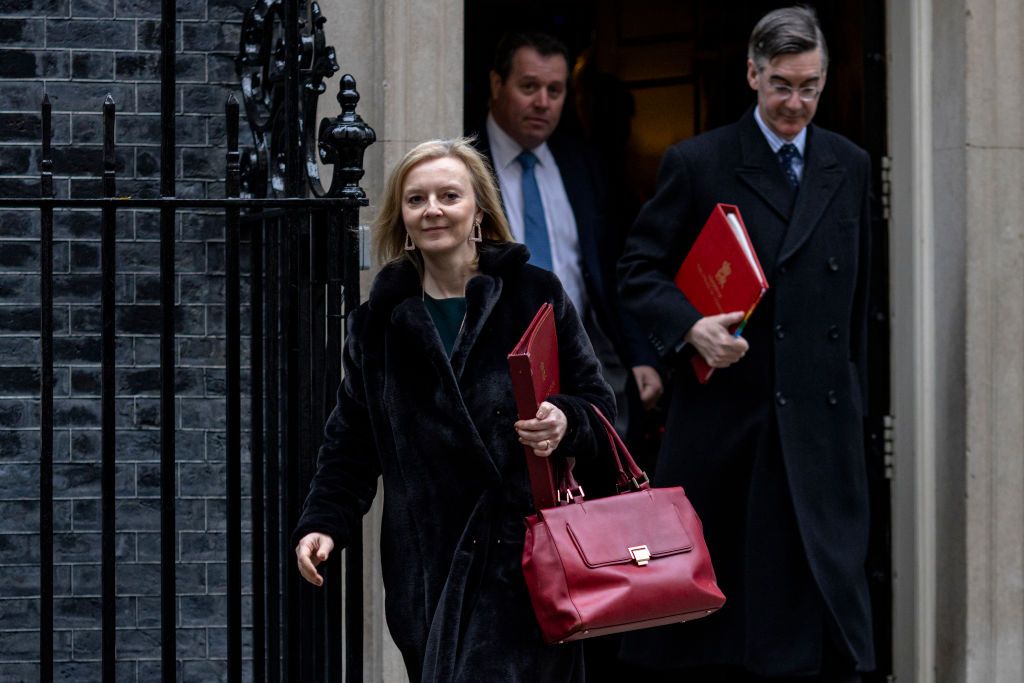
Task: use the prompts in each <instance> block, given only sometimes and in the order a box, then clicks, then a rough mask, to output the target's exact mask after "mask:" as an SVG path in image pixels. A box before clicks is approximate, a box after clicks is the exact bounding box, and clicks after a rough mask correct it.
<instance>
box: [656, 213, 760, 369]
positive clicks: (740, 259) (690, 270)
mask: <svg viewBox="0 0 1024 683" xmlns="http://www.w3.org/2000/svg"><path fill="white" fill-rule="evenodd" d="M675 282H676V286H677V287H679V289H680V290H681V291H682V292H683V294H685V295H686V298H687V299H688V300H689V302H690V303H691V304H693V306H694V308H696V309H697V311H698V312H699V313H700V314H701V315H702V316H709V315H718V314H719V313H730V312H732V311H745V312H746V315H745V316H744V317H743V321H742V322H741V323H739V324H738V325H735V326H734V327H733V328H732V330H731V331H732V332H733V333H734V334H736V335H737V336H738V335H739V333H740V332H741V331H742V330H743V326H744V325H745V324H746V322H747V319H748V318H749V317H750V314H751V313H753V312H754V307H756V306H757V303H758V302H759V301H760V300H761V297H763V296H764V293H765V292H766V291H768V280H766V279H765V277H764V271H762V270H761V263H760V262H759V261H758V260H757V254H756V253H755V252H754V245H753V244H751V242H750V236H749V235H748V234H747V229H746V227H745V226H744V225H743V218H742V217H741V216H740V210H739V209H738V208H736V207H735V206H732V205H731V204H718V205H716V206H715V208H714V210H712V212H711V215H710V216H709V217H708V220H707V222H706V223H704V227H703V228H702V229H701V231H700V234H699V235H698V236H697V241H696V242H694V243H693V246H692V247H690V252H689V253H688V254H687V255H686V259H684V260H683V265H681V266H680V267H679V271H678V272H677V273H676V277H675ZM690 363H691V364H692V365H693V370H694V372H696V373H697V379H698V380H699V381H700V383H701V384H704V383H705V382H707V381H708V378H709V377H711V373H712V372H713V371H714V368H712V367H710V366H709V365H708V364H707V363H705V362H704V358H703V357H702V356H701V355H700V354H699V353H694V354H693V357H692V358H691V359H690Z"/></svg>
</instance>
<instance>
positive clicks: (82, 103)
mask: <svg viewBox="0 0 1024 683" xmlns="http://www.w3.org/2000/svg"><path fill="white" fill-rule="evenodd" d="M92 23H96V22H92ZM46 92H47V94H48V95H49V96H50V102H51V103H52V104H53V109H54V111H82V112H89V113H93V112H95V113H101V112H102V111H103V102H104V101H105V100H106V98H107V95H110V96H111V97H112V98H113V99H114V106H115V109H116V111H118V112H122V111H127V112H132V111H135V93H134V92H133V91H132V86H131V85H124V84H118V83H78V82H59V81H56V82H51V83H47V84H46ZM40 97H41V95H40Z"/></svg>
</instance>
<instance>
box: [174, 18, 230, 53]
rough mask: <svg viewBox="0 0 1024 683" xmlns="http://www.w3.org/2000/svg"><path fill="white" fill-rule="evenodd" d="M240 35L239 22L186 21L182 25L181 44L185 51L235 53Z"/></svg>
mask: <svg viewBox="0 0 1024 683" xmlns="http://www.w3.org/2000/svg"><path fill="white" fill-rule="evenodd" d="M241 35H242V34H241V24H229V23H221V22H202V23H194V24H193V23H186V24H183V25H182V40H181V44H182V49H184V50H185V51H186V52H228V53H235V52H237V51H238V44H239V39H240V38H241Z"/></svg>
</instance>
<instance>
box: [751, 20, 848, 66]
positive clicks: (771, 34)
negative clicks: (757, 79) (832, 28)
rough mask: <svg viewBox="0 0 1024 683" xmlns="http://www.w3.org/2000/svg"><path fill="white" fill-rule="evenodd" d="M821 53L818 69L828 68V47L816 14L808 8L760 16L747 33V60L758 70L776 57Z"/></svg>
mask: <svg viewBox="0 0 1024 683" xmlns="http://www.w3.org/2000/svg"><path fill="white" fill-rule="evenodd" d="M816 48H818V49H820V50H821V68H822V70H823V71H824V70H825V69H827V68H828V46H827V45H826V44H825V34H824V33H822V32H821V26H820V25H819V24H818V15H816V14H815V13H814V10H813V9H811V8H810V7H805V6H803V5H797V6H795V7H783V8H782V9H777V10H775V11H773V12H769V13H768V14H766V15H764V16H763V17H761V21H759V22H757V26H755V27H754V30H753V31H752V32H751V33H750V42H749V43H748V44H747V57H748V58H749V59H750V61H752V62H753V63H754V66H755V67H756V68H757V70H758V71H761V70H762V69H764V67H765V66H767V65H768V63H769V62H771V61H772V60H773V59H775V58H776V57H778V56H779V55H792V54H800V53H802V52H807V51H809V50H814V49H816Z"/></svg>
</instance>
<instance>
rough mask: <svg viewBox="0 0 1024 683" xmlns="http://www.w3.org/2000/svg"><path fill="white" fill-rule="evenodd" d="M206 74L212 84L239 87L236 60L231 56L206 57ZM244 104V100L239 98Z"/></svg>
mask: <svg viewBox="0 0 1024 683" xmlns="http://www.w3.org/2000/svg"><path fill="white" fill-rule="evenodd" d="M206 74H207V79H208V80H209V82H210V83H223V84H225V85H229V86H231V87H232V88H234V87H237V85H238V72H237V71H235V58H234V57H233V56H229V55H213V54H211V55H208V56H207V57H206ZM238 102H239V103H241V102H242V98H241V97H239V98H238Z"/></svg>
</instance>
